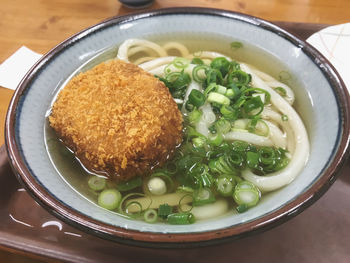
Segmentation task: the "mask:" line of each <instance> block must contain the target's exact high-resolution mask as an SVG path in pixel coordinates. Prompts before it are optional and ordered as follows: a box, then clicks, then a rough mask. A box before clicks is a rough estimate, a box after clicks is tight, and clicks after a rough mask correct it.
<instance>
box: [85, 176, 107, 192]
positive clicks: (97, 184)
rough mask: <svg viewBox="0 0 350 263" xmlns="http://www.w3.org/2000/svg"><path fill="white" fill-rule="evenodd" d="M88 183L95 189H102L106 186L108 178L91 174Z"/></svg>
mask: <svg viewBox="0 0 350 263" xmlns="http://www.w3.org/2000/svg"><path fill="white" fill-rule="evenodd" d="M88 185H89V187H90V188H91V189H92V190H94V191H101V190H103V189H104V188H105V187H106V179H105V178H102V177H99V176H91V177H90V179H89V181H88Z"/></svg>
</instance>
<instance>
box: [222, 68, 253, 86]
mask: <svg viewBox="0 0 350 263" xmlns="http://www.w3.org/2000/svg"><path fill="white" fill-rule="evenodd" d="M251 79H252V76H251V75H250V74H248V73H246V72H244V71H242V70H235V71H233V72H231V73H230V74H229V75H228V77H227V81H228V83H239V84H241V85H244V84H249V83H250V81H251Z"/></svg>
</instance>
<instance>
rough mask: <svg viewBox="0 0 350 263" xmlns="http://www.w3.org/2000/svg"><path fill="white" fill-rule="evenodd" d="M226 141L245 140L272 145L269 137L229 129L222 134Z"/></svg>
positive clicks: (262, 144)
mask: <svg viewBox="0 0 350 263" xmlns="http://www.w3.org/2000/svg"><path fill="white" fill-rule="evenodd" d="M224 139H225V140H226V141H245V142H248V143H251V144H255V145H258V146H273V142H272V140H271V139H270V138H269V137H265V136H260V135H257V134H254V133H250V132H248V131H230V132H228V133H226V134H224Z"/></svg>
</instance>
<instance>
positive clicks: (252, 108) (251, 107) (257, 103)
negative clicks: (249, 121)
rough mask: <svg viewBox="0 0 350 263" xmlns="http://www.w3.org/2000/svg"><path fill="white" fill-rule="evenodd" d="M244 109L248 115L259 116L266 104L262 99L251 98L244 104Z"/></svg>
mask: <svg viewBox="0 0 350 263" xmlns="http://www.w3.org/2000/svg"><path fill="white" fill-rule="evenodd" d="M243 107H244V111H245V112H246V113H248V114H251V115H253V116H257V115H259V114H260V113H261V112H262V111H263V110H264V103H263V102H262V101H261V98H260V97H251V98H250V99H248V100H247V101H246V102H245V103H244V105H243Z"/></svg>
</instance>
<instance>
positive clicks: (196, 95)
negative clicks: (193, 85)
mask: <svg viewBox="0 0 350 263" xmlns="http://www.w3.org/2000/svg"><path fill="white" fill-rule="evenodd" d="M188 101H189V103H190V104H192V105H194V106H195V107H197V108H199V107H200V106H202V105H203V104H204V102H205V96H204V94H203V93H202V92H200V91H199V90H196V89H193V90H191V92H190V94H189V95H188Z"/></svg>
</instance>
